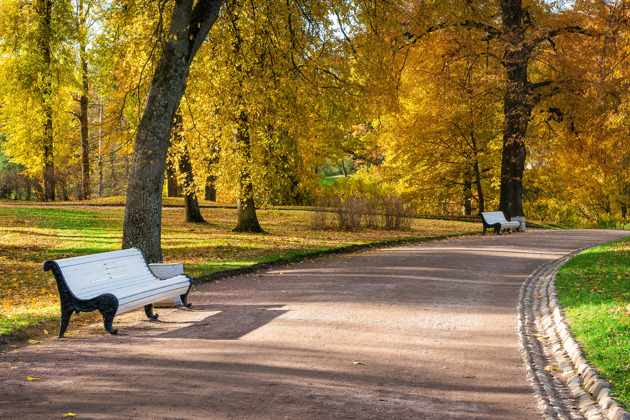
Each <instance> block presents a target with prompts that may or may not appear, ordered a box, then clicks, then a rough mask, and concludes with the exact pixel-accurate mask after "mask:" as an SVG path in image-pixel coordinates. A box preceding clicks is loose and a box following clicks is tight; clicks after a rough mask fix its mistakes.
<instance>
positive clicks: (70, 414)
mask: <svg viewBox="0 0 630 420" xmlns="http://www.w3.org/2000/svg"><path fill="white" fill-rule="evenodd" d="M63 416H64V417H76V414H74V413H66V414H64V415H63Z"/></svg>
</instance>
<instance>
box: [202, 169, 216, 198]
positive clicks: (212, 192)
mask: <svg viewBox="0 0 630 420" xmlns="http://www.w3.org/2000/svg"><path fill="white" fill-rule="evenodd" d="M216 181H217V177H216V176H214V175H208V177H207V178H206V190H205V194H204V197H203V198H204V200H207V201H217V187H216V185H215V182H216Z"/></svg>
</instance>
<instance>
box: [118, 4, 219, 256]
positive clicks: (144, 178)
mask: <svg viewBox="0 0 630 420" xmlns="http://www.w3.org/2000/svg"><path fill="white" fill-rule="evenodd" d="M222 3H223V0H197V1H196V2H195V1H194V0H179V1H177V2H175V3H174V6H173V12H172V17H171V23H170V29H169V35H168V38H167V39H166V41H165V42H164V44H163V50H162V56H161V57H160V60H159V62H158V64H157V67H156V70H155V73H154V75H153V79H152V81H151V85H150V87H149V93H148V95H147V101H146V105H145V108H144V111H143V115H142V118H141V120H140V126H139V127H138V133H137V135H136V143H135V145H134V152H133V159H132V162H131V168H130V175H129V182H128V189H127V204H126V207H125V221H124V225H123V241H122V246H123V248H131V247H138V248H140V249H141V250H142V251H143V252H144V255H145V256H146V258H147V261H148V262H150V263H152V262H157V261H161V260H162V248H161V232H162V186H163V184H164V171H165V164H166V154H167V151H168V147H169V144H170V137H171V130H172V127H173V118H174V117H175V112H176V111H177V108H178V107H179V103H180V101H181V98H182V96H183V94H184V90H185V89H186V79H187V77H188V72H189V69H190V65H191V63H192V60H193V58H194V56H195V54H196V52H197V51H198V49H199V47H200V46H201V44H202V43H203V41H204V39H205V38H206V36H207V35H208V33H209V31H210V28H211V27H212V25H214V22H215V21H216V19H217V17H218V15H219V9H220V7H221V5H222Z"/></svg>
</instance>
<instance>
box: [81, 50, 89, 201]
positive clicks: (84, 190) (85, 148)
mask: <svg viewBox="0 0 630 420" xmlns="http://www.w3.org/2000/svg"><path fill="white" fill-rule="evenodd" d="M79 55H80V60H81V72H82V75H81V76H82V82H83V89H82V92H81V100H80V108H81V110H80V117H79V121H80V122H81V193H80V196H79V197H80V199H82V200H89V199H90V143H89V135H90V133H89V128H88V105H89V103H88V94H89V89H90V86H89V84H88V63H87V57H86V52H85V43H83V42H82V43H81V46H80V54H79Z"/></svg>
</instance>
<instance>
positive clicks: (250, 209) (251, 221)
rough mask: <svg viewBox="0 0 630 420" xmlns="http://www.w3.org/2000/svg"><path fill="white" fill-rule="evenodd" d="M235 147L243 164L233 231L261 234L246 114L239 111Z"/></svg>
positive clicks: (240, 172)
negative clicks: (236, 221) (251, 169)
mask: <svg viewBox="0 0 630 420" xmlns="http://www.w3.org/2000/svg"><path fill="white" fill-rule="evenodd" d="M234 143H235V147H236V148H237V150H238V151H239V154H240V155H241V158H242V160H243V164H242V165H241V166H240V168H239V179H238V188H239V196H238V200H237V203H236V208H237V213H238V223H237V225H236V227H235V228H234V229H233V230H234V232H252V233H262V232H264V231H263V229H262V228H261V227H260V224H259V223H258V217H257V216H256V205H255V201H254V185H253V184H252V176H251V173H250V161H251V151H250V147H251V144H250V138H249V124H248V119H247V114H246V113H245V111H241V113H240V115H239V125H238V129H237V131H236V132H235V133H234Z"/></svg>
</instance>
